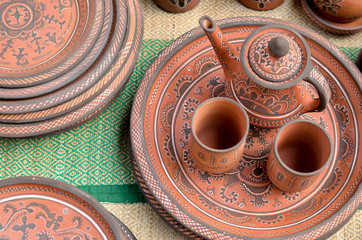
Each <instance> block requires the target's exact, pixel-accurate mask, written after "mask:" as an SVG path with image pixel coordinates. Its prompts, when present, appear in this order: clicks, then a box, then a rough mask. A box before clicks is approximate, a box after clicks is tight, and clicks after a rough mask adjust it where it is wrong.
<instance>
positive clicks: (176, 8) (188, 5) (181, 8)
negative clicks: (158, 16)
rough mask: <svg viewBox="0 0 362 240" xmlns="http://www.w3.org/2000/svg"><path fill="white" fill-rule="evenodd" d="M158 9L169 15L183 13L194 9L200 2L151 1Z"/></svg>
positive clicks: (193, 0) (190, 0)
mask: <svg viewBox="0 0 362 240" xmlns="http://www.w3.org/2000/svg"><path fill="white" fill-rule="evenodd" d="M153 1H154V2H155V3H156V4H157V6H158V7H160V8H161V9H163V10H165V11H167V12H171V13H183V12H187V11H189V10H191V9H193V8H194V7H196V6H197V5H198V4H199V3H200V0H177V1H170V0H153Z"/></svg>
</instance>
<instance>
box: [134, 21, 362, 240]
mask: <svg viewBox="0 0 362 240" xmlns="http://www.w3.org/2000/svg"><path fill="white" fill-rule="evenodd" d="M269 23H276V24H281V25H286V26H289V27H292V28H294V29H295V30H296V31H298V32H299V33H300V34H302V35H303V37H305V39H306V40H307V43H308V45H309V47H310V49H311V53H312V62H313V65H315V66H317V67H318V69H319V71H320V72H321V73H322V74H323V75H325V77H326V78H327V80H328V82H329V84H330V87H331V89H332V98H331V100H330V102H329V104H328V106H327V109H326V110H325V111H323V112H322V113H308V114H304V115H302V118H305V119H309V120H312V121H314V122H316V123H318V124H320V125H321V126H322V127H324V128H325V129H326V130H327V131H328V133H329V134H330V135H331V138H332V141H333V144H334V146H335V149H336V150H335V152H334V157H333V160H332V164H331V166H330V167H329V168H328V169H326V170H324V172H323V174H322V175H321V177H320V178H319V179H318V181H316V183H314V184H313V185H312V186H311V187H310V188H308V189H307V190H304V191H301V192H297V193H287V192H284V191H281V190H278V189H277V188H276V187H274V185H273V184H272V183H271V182H270V180H269V178H268V176H267V170H266V159H267V157H268V154H269V152H270V150H271V146H272V143H273V141H274V138H275V135H276V132H277V130H276V129H268V128H258V127H254V126H251V128H250V131H249V135H248V138H247V140H246V144H245V149H244V155H243V158H242V160H241V162H240V165H239V166H238V167H236V168H235V169H234V170H233V171H231V172H230V173H228V174H225V175H223V176H213V175H210V174H208V173H207V172H205V171H202V170H200V169H198V168H197V167H195V164H194V162H193V160H192V158H191V157H190V151H189V139H190V121H191V117H192V115H193V112H194V111H195V109H196V107H197V106H198V105H199V104H200V103H202V102H203V101H205V100H206V99H209V98H211V97H216V96H223V95H224V84H223V81H224V75H223V72H222V69H221V66H220V64H219V62H218V61H217V58H216V54H215V53H214V51H213V48H212V47H211V44H210V42H209V40H208V39H207V37H206V35H205V34H204V33H203V31H202V30H201V28H196V29H194V30H191V31H189V32H187V33H185V34H184V35H182V36H181V37H179V38H178V39H176V40H175V41H174V42H172V43H171V44H170V45H169V46H168V47H167V48H166V49H165V50H164V51H163V52H162V53H160V55H159V56H158V57H157V58H156V59H155V61H154V62H153V64H151V66H150V68H149V69H148V71H147V72H146V74H145V76H144V78H143V79H142V81H141V83H140V86H139V88H138V91H137V93H136V96H135V100H134V105H133V107H132V115H131V144H132V153H133V155H134V161H133V164H134V169H135V175H136V177H137V179H138V182H139V183H140V186H141V189H142V190H143V191H144V193H145V196H146V198H147V199H148V200H149V202H150V203H151V204H152V205H153V206H154V208H155V209H156V210H157V211H158V212H159V213H160V215H161V216H162V217H163V218H164V219H165V220H166V221H167V222H169V223H170V224H171V225H172V226H174V227H175V228H176V229H178V230H179V231H181V232H182V233H183V234H186V235H188V236H190V237H195V238H209V239H287V238H291V239H293V238H306V239H311V238H317V237H320V238H326V237H328V236H330V235H331V234H333V233H334V232H335V231H337V230H338V229H339V228H340V227H341V226H343V224H344V223H345V222H346V221H347V220H348V219H349V218H350V217H351V216H352V215H353V213H354V212H355V211H356V210H357V209H358V207H359V205H360V203H361V202H362V192H361V186H360V183H361V167H362V162H361V161H359V159H361V157H362V155H361V154H362V153H361V152H360V151H359V150H358V149H359V148H360V146H361V144H360V131H359V129H360V128H361V124H362V121H361V119H360V118H361V114H359V113H360V112H361V108H360V104H359V103H360V102H361V99H360V98H361V75H360V72H359V70H358V69H357V68H356V67H355V66H354V65H353V63H352V62H350V61H349V60H348V58H347V57H346V56H345V55H344V54H343V53H341V52H340V51H339V50H338V49H337V48H336V47H334V46H333V45H332V44H330V43H329V42H328V41H327V40H326V39H324V38H322V37H321V36H319V35H317V34H316V33H314V32H311V31H310V30H307V29H304V28H302V27H300V26H297V25H295V24H292V23H289V22H285V21H282V20H276V19H271V18H262V17H240V18H230V19H225V20H221V21H218V22H217V24H218V25H219V26H220V28H221V29H222V30H223V34H224V35H225V37H226V38H227V39H228V40H229V42H231V43H232V44H235V45H236V47H237V48H238V49H239V50H240V47H241V45H242V44H243V41H244V40H245V38H246V37H247V36H248V35H249V34H250V33H251V32H252V31H253V30H255V29H257V28H259V27H261V26H264V25H266V24H269ZM236 86H237V84H236ZM305 87H306V88H309V85H305ZM311 91H312V93H313V90H312V89H311ZM250 95H251V96H253V94H252V93H251V94H250ZM254 95H256V94H254ZM268 97H270V96H268ZM270 104H272V102H271V103H270Z"/></svg>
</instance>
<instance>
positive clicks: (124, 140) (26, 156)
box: [0, 40, 359, 203]
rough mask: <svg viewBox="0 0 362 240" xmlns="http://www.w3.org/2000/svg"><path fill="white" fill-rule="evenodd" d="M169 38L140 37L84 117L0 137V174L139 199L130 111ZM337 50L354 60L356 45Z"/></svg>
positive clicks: (112, 198) (106, 198) (115, 198)
mask: <svg viewBox="0 0 362 240" xmlns="http://www.w3.org/2000/svg"><path fill="white" fill-rule="evenodd" d="M170 42H171V41H166V40H144V41H143V44H142V48H141V51H140V55H139V58H138V62H137V64H136V67H135V70H134V72H133V74H132V76H131V78H130V80H129V82H128V83H127V85H126V87H125V88H124V90H123V91H122V93H121V94H120V95H119V96H118V98H117V99H116V100H115V102H114V103H112V104H111V105H110V106H109V107H108V108H107V109H106V110H105V111H104V112H103V113H101V114H100V115H99V116H97V117H96V118H94V119H93V120H91V121H90V122H87V123H85V124H83V125H82V126H80V127H77V128H75V129H72V130H69V131H67V132H64V133H61V134H58V135H55V136H50V137H43V138H35V139H7V138H0V168H1V169H0V179H5V178H10V177H16V176H25V175H36V176H43V177H49V178H54V179H58V180H61V181H65V182H68V183H70V184H73V185H76V186H78V187H80V188H81V189H83V190H85V191H86V192H88V193H90V194H92V195H93V196H94V197H95V198H96V199H97V200H98V201H100V202H118V203H134V202H143V201H145V199H144V198H143V196H142V194H141V192H140V190H139V188H138V186H137V185H136V180H135V177H134V176H133V173H132V168H131V165H130V156H129V144H130V142H129V118H130V110H131V106H132V100H133V97H134V94H135V93H136V90H137V87H138V84H139V82H140V80H141V79H142V76H143V74H144V73H145V71H146V70H147V69H148V67H149V65H150V64H151V63H152V61H153V59H154V58H155V57H156V56H157V55H158V53H159V52H161V51H162V50H163V49H164V48H165V47H166V46H167V45H168V44H169V43H170ZM341 50H342V51H343V52H344V53H345V54H346V55H347V56H349V57H350V58H351V59H352V61H354V62H355V61H356V58H357V55H358V50H359V49H358V48H341Z"/></svg>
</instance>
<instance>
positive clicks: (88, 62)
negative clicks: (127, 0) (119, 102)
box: [0, 0, 127, 105]
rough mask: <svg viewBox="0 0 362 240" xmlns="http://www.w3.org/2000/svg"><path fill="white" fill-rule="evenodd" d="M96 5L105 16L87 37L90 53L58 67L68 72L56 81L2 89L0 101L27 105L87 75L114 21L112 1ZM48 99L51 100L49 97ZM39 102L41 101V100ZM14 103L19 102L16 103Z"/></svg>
mask: <svg viewBox="0 0 362 240" xmlns="http://www.w3.org/2000/svg"><path fill="white" fill-rule="evenodd" d="M94 4H95V7H96V8H97V11H99V12H102V13H103V14H102V15H101V14H97V15H96V16H95V21H94V24H96V27H95V28H96V29H97V31H96V32H95V31H92V32H91V33H90V34H89V35H88V36H86V37H87V38H86V40H87V41H84V44H83V45H86V46H88V45H90V40H91V39H93V40H92V42H91V43H92V44H91V45H90V46H91V49H90V51H87V54H86V55H85V56H83V58H82V59H81V61H77V62H76V64H73V66H61V65H58V66H57V67H60V68H62V69H65V70H67V71H66V72H64V73H63V74H61V75H59V76H57V77H56V78H55V79H52V80H51V81H46V82H44V83H41V84H37V85H34V86H27V87H21V88H19V87H17V88H0V99H2V100H10V102H9V103H8V104H16V105H20V104H23V105H26V104H28V103H29V101H28V99H29V98H35V97H40V96H42V95H45V94H49V93H51V92H53V91H55V90H58V89H59V88H62V87H64V86H66V85H67V84H69V83H72V82H73V81H74V80H76V79H77V78H79V77H80V76H82V75H83V74H85V73H86V71H87V70H88V69H89V68H90V67H91V66H92V65H93V64H94V63H95V62H96V61H97V59H99V57H100V55H101V53H102V51H103V50H104V48H105V45H106V43H107V41H108V40H109V36H110V32H111V28H112V20H113V4H112V2H111V1H102V0H96V1H94ZM123 9H124V10H123V11H119V15H118V17H119V19H122V22H126V19H127V14H126V10H125V7H123ZM126 27H127V25H126V24H124V25H123V26H122V27H121V28H120V29H119V31H123V35H124V33H125V30H126ZM95 33H97V34H95ZM87 43H88V44H87ZM82 47H83V46H82ZM80 50H81V48H80V49H79V51H80ZM76 52H78V51H76ZM68 59H70V60H69V61H71V60H74V59H75V58H73V57H69V58H67V60H68ZM44 73H45V74H47V76H50V74H48V73H46V71H45V72H44ZM66 91H69V88H67V90H66ZM43 98H44V97H43ZM46 98H49V96H47V97H46ZM11 100H13V101H11ZM19 100H23V101H19ZM38 100H39V101H41V99H38ZM14 101H19V102H18V103H14Z"/></svg>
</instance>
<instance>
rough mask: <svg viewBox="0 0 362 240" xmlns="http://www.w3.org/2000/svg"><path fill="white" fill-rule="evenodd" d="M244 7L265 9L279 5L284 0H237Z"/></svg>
mask: <svg viewBox="0 0 362 240" xmlns="http://www.w3.org/2000/svg"><path fill="white" fill-rule="evenodd" d="M239 2H240V3H241V4H243V5H244V6H245V7H248V8H251V9H253V10H258V11H267V10H271V9H274V8H276V7H278V6H279V5H281V4H282V3H283V2H284V0H239Z"/></svg>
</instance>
